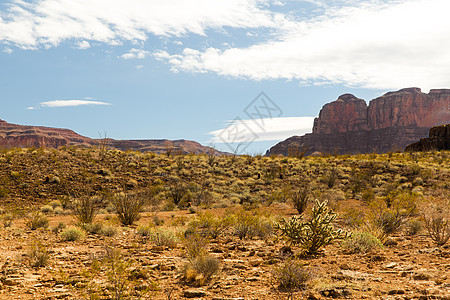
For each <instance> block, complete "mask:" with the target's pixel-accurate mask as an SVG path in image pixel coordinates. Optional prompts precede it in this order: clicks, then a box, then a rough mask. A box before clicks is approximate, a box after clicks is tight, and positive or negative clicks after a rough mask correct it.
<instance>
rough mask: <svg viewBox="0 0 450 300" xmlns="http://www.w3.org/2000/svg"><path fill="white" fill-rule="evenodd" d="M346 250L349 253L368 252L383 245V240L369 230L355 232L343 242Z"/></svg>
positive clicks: (342, 244)
mask: <svg viewBox="0 0 450 300" xmlns="http://www.w3.org/2000/svg"><path fill="white" fill-rule="evenodd" d="M341 246H342V248H343V249H344V252H346V253H349V254H354V253H367V252H370V251H372V250H374V249H376V248H381V247H383V244H382V243H381V241H380V240H379V239H378V238H377V237H375V236H373V235H372V234H370V233H368V232H354V233H353V234H352V235H351V236H349V237H347V238H346V239H344V240H343V241H342V243H341Z"/></svg>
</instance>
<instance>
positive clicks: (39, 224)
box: [26, 212, 48, 230]
mask: <svg viewBox="0 0 450 300" xmlns="http://www.w3.org/2000/svg"><path fill="white" fill-rule="evenodd" d="M26 225H27V227H28V228H29V229H31V230H36V229H38V228H47V227H48V219H47V218H46V217H45V216H44V215H43V214H42V213H40V212H34V213H32V214H31V215H30V216H29V217H28V221H27V223H26Z"/></svg>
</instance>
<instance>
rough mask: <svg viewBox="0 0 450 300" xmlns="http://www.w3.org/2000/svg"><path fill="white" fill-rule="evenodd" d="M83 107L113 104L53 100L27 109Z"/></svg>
mask: <svg viewBox="0 0 450 300" xmlns="http://www.w3.org/2000/svg"><path fill="white" fill-rule="evenodd" d="M83 105H111V103H107V102H102V101H93V100H52V101H45V102H41V103H39V105H38V106H30V107H27V109H29V110H33V109H39V108H41V107H51V108H53V107H76V106H83Z"/></svg>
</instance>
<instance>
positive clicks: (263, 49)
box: [154, 0, 450, 89]
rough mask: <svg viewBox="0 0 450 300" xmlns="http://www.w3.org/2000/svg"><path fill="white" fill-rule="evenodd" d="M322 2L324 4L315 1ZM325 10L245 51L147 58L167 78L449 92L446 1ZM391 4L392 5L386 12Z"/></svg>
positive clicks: (188, 52)
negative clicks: (212, 76)
mask: <svg viewBox="0 0 450 300" xmlns="http://www.w3.org/2000/svg"><path fill="white" fill-rule="evenodd" d="M317 2H324V1H317ZM362 3H363V4H362V5H356V6H351V7H348V6H345V7H342V8H336V7H332V8H331V9H329V10H327V9H325V12H324V13H323V14H322V15H321V16H320V17H317V18H313V19H310V20H303V21H298V22H295V26H292V23H291V24H290V27H289V28H286V27H280V31H279V36H278V37H277V38H276V39H273V40H269V41H267V42H263V43H259V44H255V45H251V46H250V47H246V48H230V49H218V48H212V47H210V48H208V49H206V50H197V49H189V48H186V49H184V51H183V52H182V53H179V54H169V53H168V52H167V51H159V52H155V53H154V55H155V57H156V58H158V59H161V60H165V61H167V62H168V63H169V64H170V65H171V66H172V69H173V71H175V72H177V71H178V72H179V71H185V72H200V73H205V72H213V73H217V74H220V75H223V76H230V77H235V78H248V79H252V80H264V79H288V80H291V79H297V80H299V81H300V83H301V84H303V85H321V84H344V85H348V86H355V87H364V88H373V89H396V88H401V87H408V86H420V87H423V88H424V89H427V88H433V87H444V86H449V85H450V51H449V49H450V39H449V38H448V37H449V36H450V18H448V16H447V14H448V11H450V2H449V1H448V0H410V1H391V4H386V3H384V2H380V1H375V2H374V3H376V4H369V3H366V2H364V1H362ZM392 3H393V4H392Z"/></svg>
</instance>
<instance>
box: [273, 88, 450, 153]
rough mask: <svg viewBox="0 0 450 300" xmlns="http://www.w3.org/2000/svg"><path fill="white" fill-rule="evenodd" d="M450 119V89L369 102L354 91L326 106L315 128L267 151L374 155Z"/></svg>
mask: <svg viewBox="0 0 450 300" xmlns="http://www.w3.org/2000/svg"><path fill="white" fill-rule="evenodd" d="M449 122H450V89H439V90H431V91H430V92H429V93H428V94H426V93H422V92H421V90H420V89H419V88H407V89H402V90H399V91H396V92H388V93H386V94H385V95H383V96H381V97H378V98H376V99H373V100H372V101H370V103H369V105H367V104H366V102H365V101H364V100H362V99H359V98H356V97H355V96H353V95H351V94H344V95H342V96H340V97H339V98H338V99H337V100H335V101H333V102H331V103H328V104H325V105H324V106H323V107H322V109H321V111H320V113H319V117H318V118H316V119H315V120H314V127H313V132H312V133H310V134H306V135H304V136H301V137H299V136H294V137H291V138H289V139H287V140H285V141H283V142H280V143H278V144H277V145H275V146H273V147H272V148H271V149H270V150H269V151H268V154H283V155H289V154H290V152H292V151H296V149H307V151H306V154H311V153H313V152H316V151H319V152H326V153H338V154H344V153H349V154H352V153H371V152H378V153H382V152H387V151H390V150H399V149H403V148H404V147H405V146H406V145H409V144H411V143H413V142H415V141H417V140H419V139H421V138H424V137H426V136H427V134H428V131H429V129H430V128H431V127H433V126H437V125H442V124H446V123H449Z"/></svg>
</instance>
